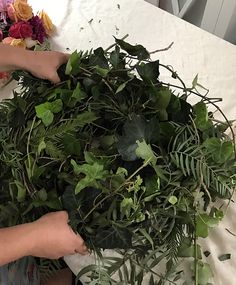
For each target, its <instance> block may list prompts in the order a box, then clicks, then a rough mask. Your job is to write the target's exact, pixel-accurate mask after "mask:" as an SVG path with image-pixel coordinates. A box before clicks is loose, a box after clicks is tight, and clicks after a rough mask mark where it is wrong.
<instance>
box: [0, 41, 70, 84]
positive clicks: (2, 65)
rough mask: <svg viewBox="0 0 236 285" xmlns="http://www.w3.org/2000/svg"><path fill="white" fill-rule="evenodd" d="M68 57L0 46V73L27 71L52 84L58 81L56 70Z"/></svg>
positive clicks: (60, 54)
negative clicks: (18, 70) (17, 70)
mask: <svg viewBox="0 0 236 285" xmlns="http://www.w3.org/2000/svg"><path fill="white" fill-rule="evenodd" d="M67 60H68V55H67V54H64V53H61V52H56V51H30V50H25V49H23V48H19V47H13V46H10V45H6V44H0V71H12V70H15V69H22V70H27V71H29V72H31V73H32V74H34V75H35V76H37V77H39V78H42V79H48V80H50V81H52V82H54V83H58V82H59V81H60V79H59V77H58V74H57V69H58V68H59V66H60V65H62V64H63V63H65V62H67Z"/></svg>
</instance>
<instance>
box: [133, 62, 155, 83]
mask: <svg viewBox="0 0 236 285" xmlns="http://www.w3.org/2000/svg"><path fill="white" fill-rule="evenodd" d="M136 69H137V71H138V74H139V75H140V77H141V78H142V79H143V80H145V81H147V82H153V83H155V82H157V79H158V77H159V74H160V73H159V60H157V61H153V62H149V63H141V64H140V65H137V66H136Z"/></svg>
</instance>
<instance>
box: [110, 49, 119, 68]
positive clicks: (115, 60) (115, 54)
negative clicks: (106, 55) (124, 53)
mask: <svg viewBox="0 0 236 285" xmlns="http://www.w3.org/2000/svg"><path fill="white" fill-rule="evenodd" d="M110 63H111V64H112V65H113V67H114V68H118V65H119V63H120V48H119V47H118V46H116V48H115V50H113V51H112V52H111V55H110Z"/></svg>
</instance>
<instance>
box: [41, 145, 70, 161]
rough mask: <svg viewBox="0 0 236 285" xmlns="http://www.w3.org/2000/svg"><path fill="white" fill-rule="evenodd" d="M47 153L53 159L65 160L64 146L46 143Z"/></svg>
mask: <svg viewBox="0 0 236 285" xmlns="http://www.w3.org/2000/svg"><path fill="white" fill-rule="evenodd" d="M46 153H47V154H48V155H49V156H50V157H51V158H58V159H62V160H63V159H65V157H66V156H65V155H64V154H63V152H62V146H60V145H58V144H56V143H54V142H52V141H46Z"/></svg>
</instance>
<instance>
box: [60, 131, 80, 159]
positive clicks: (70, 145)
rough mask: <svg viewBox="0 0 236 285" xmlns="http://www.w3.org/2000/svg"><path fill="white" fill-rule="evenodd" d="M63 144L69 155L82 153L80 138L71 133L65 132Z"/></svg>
mask: <svg viewBox="0 0 236 285" xmlns="http://www.w3.org/2000/svg"><path fill="white" fill-rule="evenodd" d="M62 144H63V146H64V149H65V151H66V153H68V154H69V155H78V156H79V155H80V154H81V146H80V142H79V140H78V139H77V138H76V137H75V136H74V135H73V134H71V133H66V134H64V136H63V138H62Z"/></svg>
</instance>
